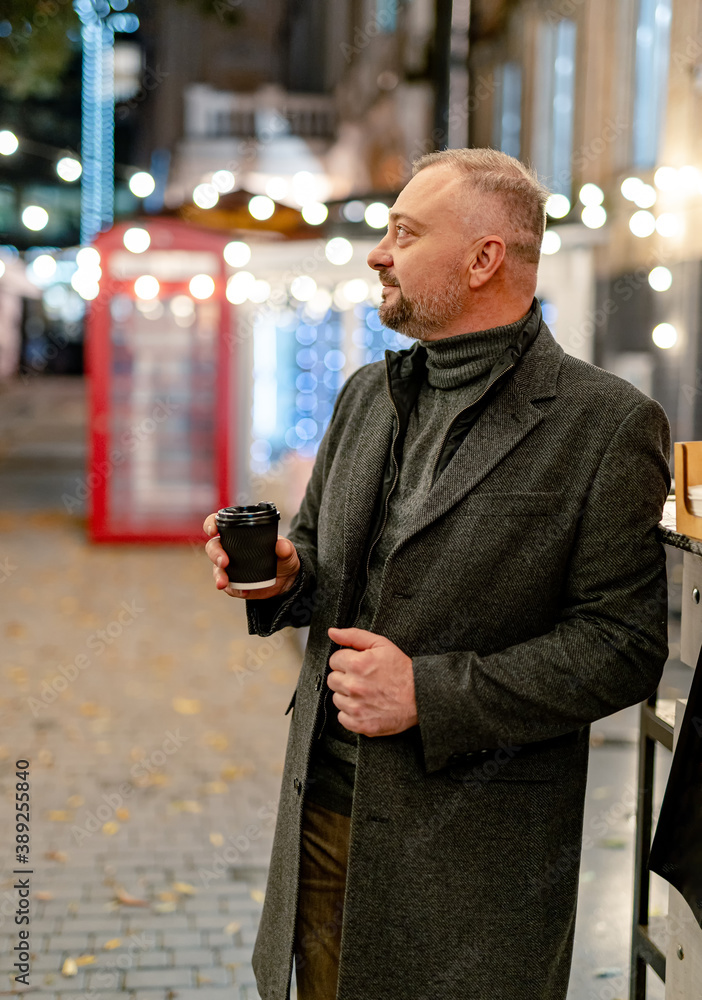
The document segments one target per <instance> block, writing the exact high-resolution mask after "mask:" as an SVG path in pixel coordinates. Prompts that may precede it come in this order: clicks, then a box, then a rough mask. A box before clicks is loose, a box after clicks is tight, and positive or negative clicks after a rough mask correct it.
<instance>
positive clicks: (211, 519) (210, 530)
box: [202, 514, 217, 535]
mask: <svg viewBox="0 0 702 1000" xmlns="http://www.w3.org/2000/svg"><path fill="white" fill-rule="evenodd" d="M202 530H203V531H204V532H205V534H206V535H216V534H217V515H216V514H209V515H208V516H207V517H206V518H205V522H204V524H203V525H202Z"/></svg>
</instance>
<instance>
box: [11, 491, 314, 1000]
mask: <svg viewBox="0 0 702 1000" xmlns="http://www.w3.org/2000/svg"><path fill="white" fill-rule="evenodd" d="M0 564H1V565H2V566H3V567H4V568H3V571H2V574H4V578H3V581H2V583H1V584H0V594H1V595H2V602H1V610H0V635H1V636H2V654H0V663H1V669H2V678H3V682H4V683H3V691H2V694H3V696H2V698H1V699H0V713H1V715H0V725H1V727H2V728H1V736H0V740H1V744H2V745H0V775H1V776H2V777H1V781H2V790H3V800H4V808H3V810H2V817H1V819H0V844H2V845H4V847H3V849H2V852H1V853H0V858H1V860H2V872H1V874H0V883H1V884H0V919H1V920H2V924H1V925H0V948H1V949H2V951H1V953H0V962H1V964H0V982H2V983H3V986H0V992H4V991H6V990H8V989H11V976H10V973H11V970H12V968H13V963H14V961H15V958H14V956H13V954H12V951H11V949H12V948H13V946H14V945H15V944H16V943H17V929H18V928H16V927H15V925H14V923H13V918H12V914H13V913H14V909H15V907H16V892H15V891H14V890H13V889H12V886H13V883H14V878H15V876H13V875H12V874H11V871H12V857H11V854H12V846H13V831H12V825H13V820H14V815H13V809H12V799H13V797H14V762H15V760H17V759H20V758H26V759H28V760H29V761H30V762H31V769H30V770H31V796H32V821H31V822H32V842H31V848H32V859H31V860H32V869H33V871H34V875H33V876H32V890H33V900H32V911H31V927H30V930H31V953H32V963H31V965H32V969H31V975H30V982H31V986H32V990H33V991H39V992H40V993H42V994H43V993H47V994H49V995H57V996H62V995H64V994H70V995H73V996H75V995H78V994H79V993H80V994H81V995H82V994H83V992H84V991H91V992H89V993H88V994H87V995H89V996H91V997H95V998H96V997H98V996H99V997H100V998H101V1000H112V998H113V997H115V996H117V995H119V996H120V997H122V1000H124V997H125V996H131V997H132V998H136V997H139V998H140V1000H141V998H143V1000H146V998H147V997H149V998H153V1000H165V997H166V996H168V997H169V998H171V1000H173V998H175V997H178V998H180V1000H189V998H193V997H197V998H198V1000H210V998H212V997H220V998H224V997H236V998H237V1000H239V998H241V1000H251V998H253V997H255V996H257V993H256V990H255V986H254V976H253V971H252V969H251V966H250V956H251V951H252V948H253V943H254V940H255V934H256V927H257V923H258V918H259V914H260V911H261V906H262V901H263V892H264V889H265V878H266V867H267V864H268V858H269V855H270V849H271V845H272V837H273V829H274V824H275V814H276V809H277V801H278V793H279V789H280V778H281V773H282V766H283V759H284V751H285V744H286V740H287V732H288V722H289V718H286V717H285V716H284V714H283V713H284V710H285V708H286V706H287V704H288V701H289V698H290V694H291V692H292V690H293V689H294V687H295V684H296V681H297V675H298V671H299V663H300V656H299V649H298V646H297V645H296V644H295V643H294V642H293V640H292V637H291V635H290V630H286V631H285V632H283V633H278V634H276V635H275V636H272V637H270V638H269V639H261V638H258V637H255V636H249V635H248V634H247V631H246V625H245V617H244V606H243V604H240V603H239V602H235V601H234V600H232V599H231V598H228V597H227V596H226V595H224V594H220V593H217V592H216V591H215V590H214V587H213V584H212V580H211V574H210V569H209V562H208V560H207V558H206V556H205V555H204V552H203V551H202V550H201V549H198V550H192V549H191V548H190V547H188V546H186V547H179V548H178V547H173V548H170V549H164V548H162V547H153V546H145V547H139V546H126V545H122V546H119V547H117V546H90V545H89V544H88V543H87V542H86V540H85V533H84V526H83V524H82V521H81V520H80V519H75V518H71V517H69V516H68V515H65V514H61V513H59V512H45V513H40V512H31V511H30V512H28V513H26V514H22V513H19V512H16V511H12V512H9V513H4V514H0ZM2 574H0V575H2ZM106 945H107V947H106ZM67 959H69V960H70V959H73V960H75V961H76V962H77V963H78V964H77V967H78V972H77V975H74V976H67V975H62V971H61V970H62V969H64V968H65V963H66V960H67ZM82 962H84V963H85V964H81V963H82ZM67 971H68V970H67Z"/></svg>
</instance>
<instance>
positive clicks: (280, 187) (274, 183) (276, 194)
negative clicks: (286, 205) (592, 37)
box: [266, 177, 289, 201]
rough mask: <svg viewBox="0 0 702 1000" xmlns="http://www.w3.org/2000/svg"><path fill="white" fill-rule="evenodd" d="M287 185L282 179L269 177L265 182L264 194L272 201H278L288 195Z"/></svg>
mask: <svg viewBox="0 0 702 1000" xmlns="http://www.w3.org/2000/svg"><path fill="white" fill-rule="evenodd" d="M288 188H289V184H288V182H287V181H286V180H285V178H284V177H269V178H268V180H267V181H266V194H267V195H268V197H269V198H272V199H273V201H280V199H281V198H285V197H286V195H287V193H288Z"/></svg>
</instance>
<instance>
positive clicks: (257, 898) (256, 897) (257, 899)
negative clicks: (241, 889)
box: [249, 889, 266, 903]
mask: <svg viewBox="0 0 702 1000" xmlns="http://www.w3.org/2000/svg"><path fill="white" fill-rule="evenodd" d="M249 895H250V896H251V898H252V899H253V901H254V903H262V902H263V900H264V899H265V898H266V894H265V892H264V891H263V890H262V889H252V890H251V891H250V893H249Z"/></svg>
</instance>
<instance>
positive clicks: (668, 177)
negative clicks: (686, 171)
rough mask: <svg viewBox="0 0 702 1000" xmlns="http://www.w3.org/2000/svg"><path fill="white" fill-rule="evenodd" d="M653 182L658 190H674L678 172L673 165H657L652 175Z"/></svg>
mask: <svg viewBox="0 0 702 1000" xmlns="http://www.w3.org/2000/svg"><path fill="white" fill-rule="evenodd" d="M653 183H654V184H655V185H656V187H657V188H658V190H659V191H674V190H675V188H676V187H677V184H678V172H677V170H676V169H675V168H674V167H659V168H658V170H656V172H655V174H654V175H653Z"/></svg>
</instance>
